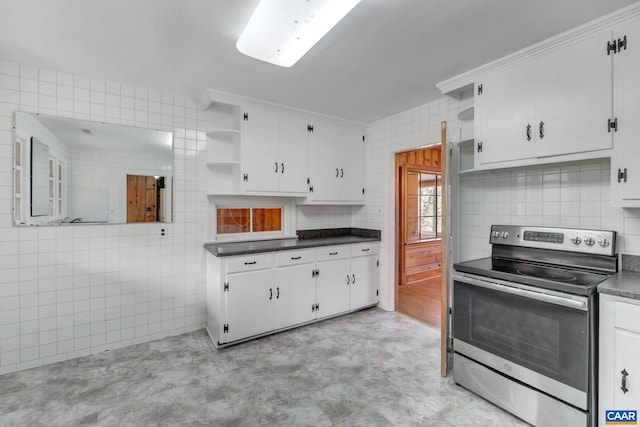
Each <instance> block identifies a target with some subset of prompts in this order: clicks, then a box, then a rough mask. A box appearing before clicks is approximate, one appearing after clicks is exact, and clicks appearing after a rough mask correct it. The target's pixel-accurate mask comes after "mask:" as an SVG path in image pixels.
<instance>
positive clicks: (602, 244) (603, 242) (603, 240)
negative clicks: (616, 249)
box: [598, 239, 609, 248]
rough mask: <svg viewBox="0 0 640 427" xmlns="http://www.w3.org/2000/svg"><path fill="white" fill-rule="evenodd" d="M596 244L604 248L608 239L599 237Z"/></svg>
mask: <svg viewBox="0 0 640 427" xmlns="http://www.w3.org/2000/svg"><path fill="white" fill-rule="evenodd" d="M598 244H599V245H600V246H602V247H603V248H606V247H607V246H609V239H599V240H598Z"/></svg>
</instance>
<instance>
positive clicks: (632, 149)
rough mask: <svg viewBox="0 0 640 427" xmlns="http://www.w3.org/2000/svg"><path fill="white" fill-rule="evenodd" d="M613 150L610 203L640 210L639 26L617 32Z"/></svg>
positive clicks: (627, 25)
mask: <svg viewBox="0 0 640 427" xmlns="http://www.w3.org/2000/svg"><path fill="white" fill-rule="evenodd" d="M613 37H614V40H615V41H616V43H618V41H619V42H620V43H619V47H618V48H617V49H616V51H617V53H616V54H615V56H614V79H613V81H614V100H615V102H614V120H615V123H616V125H617V126H616V129H617V131H616V132H615V133H614V137H615V140H614V150H613V154H612V157H611V204H612V205H613V206H622V207H640V166H638V164H637V159H640V144H638V142H637V139H638V135H640V120H639V119H640V46H638V42H640V25H639V24H638V23H637V22H634V23H632V24H626V25H622V26H620V27H617V28H615V29H614V34H613ZM627 43H628V45H627Z"/></svg>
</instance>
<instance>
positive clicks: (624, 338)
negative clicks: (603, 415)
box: [600, 307, 640, 413]
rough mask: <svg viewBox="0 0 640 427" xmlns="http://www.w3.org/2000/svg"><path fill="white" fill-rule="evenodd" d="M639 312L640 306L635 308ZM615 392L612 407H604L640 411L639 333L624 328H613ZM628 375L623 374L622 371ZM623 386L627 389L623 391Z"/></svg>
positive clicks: (602, 409)
mask: <svg viewBox="0 0 640 427" xmlns="http://www.w3.org/2000/svg"><path fill="white" fill-rule="evenodd" d="M636 311H637V314H640V307H638V309H637V310H636ZM614 351H615V356H614V357H615V362H614V365H615V370H614V372H613V375H614V378H615V381H614V384H615V388H616V389H615V393H614V395H613V396H614V397H613V399H614V401H613V408H600V410H601V411H604V410H606V409H632V410H633V409H635V410H636V411H638V413H640V334H639V333H636V332H631V331H628V330H625V329H619V328H616V330H615V348H614ZM623 372H624V373H626V374H628V376H626V377H625V376H624V373H623ZM623 377H624V386H625V387H626V389H627V390H628V391H627V392H626V393H624V392H623V390H622V386H623Z"/></svg>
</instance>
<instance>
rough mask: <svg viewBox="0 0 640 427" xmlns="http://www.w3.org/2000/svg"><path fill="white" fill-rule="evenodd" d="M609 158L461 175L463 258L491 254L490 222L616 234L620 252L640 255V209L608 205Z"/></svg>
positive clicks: (460, 239)
mask: <svg viewBox="0 0 640 427" xmlns="http://www.w3.org/2000/svg"><path fill="white" fill-rule="evenodd" d="M609 183H610V162H609V159H598V160H585V161H580V162H572V163H563V164H555V165H554V164H551V165H544V166H532V167H526V168H518V169H508V170H498V171H493V172H483V173H479V174H473V175H463V176H462V177H461V179H460V189H459V191H460V196H461V205H460V215H461V217H460V224H461V230H460V231H461V233H460V235H459V236H458V240H459V241H460V252H461V254H460V255H461V259H462V260H468V259H473V258H479V257H484V256H488V255H489V254H490V252H491V247H490V245H489V227H490V226H491V224H496V223H500V224H514V225H547V226H552V227H570V228H594V229H604V230H614V231H617V232H618V248H617V249H618V253H621V254H631V255H640V209H622V208H613V207H611V206H610V200H609V193H610V187H609Z"/></svg>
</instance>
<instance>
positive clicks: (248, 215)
mask: <svg viewBox="0 0 640 427" xmlns="http://www.w3.org/2000/svg"><path fill="white" fill-rule="evenodd" d="M210 203H211V205H210V206H211V210H210V212H211V217H210V218H211V219H210V227H209V233H210V234H209V235H210V239H211V240H212V241H214V240H215V241H219V242H223V241H226V242H239V241H246V240H262V239H274V238H276V239H277V238H289V237H296V202H295V199H291V198H283V197H263V196H235V195H229V196H216V197H215V198H214V197H212V198H211V199H210Z"/></svg>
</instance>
